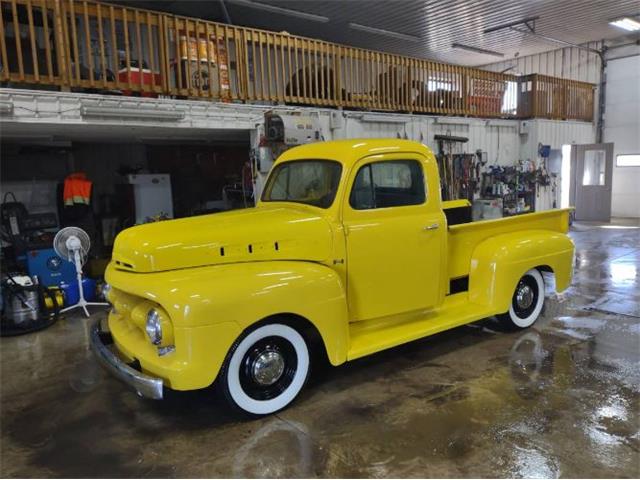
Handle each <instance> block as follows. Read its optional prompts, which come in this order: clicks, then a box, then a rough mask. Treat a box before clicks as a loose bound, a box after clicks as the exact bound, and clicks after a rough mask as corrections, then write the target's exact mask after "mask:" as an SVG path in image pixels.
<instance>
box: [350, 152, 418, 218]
mask: <svg viewBox="0 0 640 480" xmlns="http://www.w3.org/2000/svg"><path fill="white" fill-rule="evenodd" d="M425 199H426V196H425V186H424V177H423V174H422V167H421V165H420V163H419V162H417V161H416V160H393V161H388V162H375V163H370V164H368V165H365V166H363V167H361V168H360V170H358V174H357V175H356V179H355V181H354V182H353V188H352V190H351V195H350V197H349V204H350V205H351V207H352V208H354V209H355V210H369V209H372V208H386V207H400V206H403V205H420V204H422V203H424V202H425Z"/></svg>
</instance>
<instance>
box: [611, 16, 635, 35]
mask: <svg viewBox="0 0 640 480" xmlns="http://www.w3.org/2000/svg"><path fill="white" fill-rule="evenodd" d="M609 25H613V26H614V27H618V28H621V29H623V30H626V31H628V32H637V31H638V30H640V22H639V21H637V20H634V19H633V18H629V17H623V18H619V19H617V20H613V21H611V22H609Z"/></svg>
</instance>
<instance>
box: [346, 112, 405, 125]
mask: <svg viewBox="0 0 640 480" xmlns="http://www.w3.org/2000/svg"><path fill="white" fill-rule="evenodd" d="M354 118H359V119H360V121H361V122H364V123H407V122H408V121H409V120H407V119H406V118H404V117H390V116H388V115H384V114H375V113H363V114H362V115H361V116H359V117H354Z"/></svg>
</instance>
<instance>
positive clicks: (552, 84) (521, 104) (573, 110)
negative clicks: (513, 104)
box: [518, 74, 594, 121]
mask: <svg viewBox="0 0 640 480" xmlns="http://www.w3.org/2000/svg"><path fill="white" fill-rule="evenodd" d="M519 83H520V90H519V98H518V113H519V115H520V116H521V117H525V118H535V117H538V118H551V119H558V120H563V119H576V120H586V121H592V120H593V111H594V104H593V102H594V85H592V84H591V83H586V82H578V81H575V80H566V79H561V78H555V77H549V76H546V75H539V74H534V75H526V76H523V77H520V79H519Z"/></svg>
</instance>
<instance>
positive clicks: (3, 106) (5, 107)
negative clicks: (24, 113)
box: [0, 102, 13, 115]
mask: <svg viewBox="0 0 640 480" xmlns="http://www.w3.org/2000/svg"><path fill="white" fill-rule="evenodd" d="M0 113H2V114H3V115H11V114H12V113H13V103H11V102H0Z"/></svg>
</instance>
